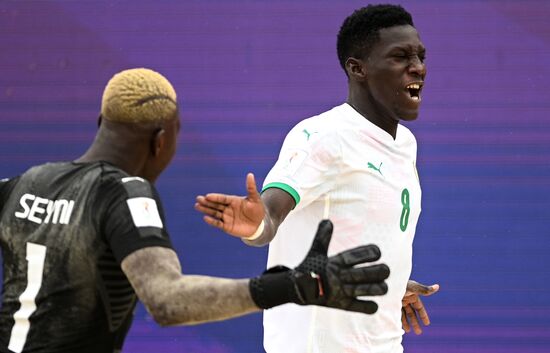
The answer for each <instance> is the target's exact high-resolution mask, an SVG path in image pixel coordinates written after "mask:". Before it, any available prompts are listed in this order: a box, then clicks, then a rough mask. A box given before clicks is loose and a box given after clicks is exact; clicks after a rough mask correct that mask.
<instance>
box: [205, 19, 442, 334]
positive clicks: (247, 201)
mask: <svg viewBox="0 0 550 353" xmlns="http://www.w3.org/2000/svg"><path fill="white" fill-rule="evenodd" d="M425 52H426V50H425V48H424V45H423V44H422V42H421V40H420V37H419V35H418V32H417V31H416V29H415V28H414V27H412V26H409V25H404V26H394V27H389V28H384V29H381V30H380V31H379V40H378V41H377V42H376V43H375V44H374V46H373V47H372V48H371V50H370V52H369V53H368V55H367V56H366V57H363V58H353V57H350V58H348V59H347V60H346V63H345V69H346V72H347V74H348V78H349V79H348V99H347V103H348V104H349V105H351V106H352V107H353V108H354V109H355V110H357V111H358V112H359V113H360V114H361V115H362V116H363V117H365V119H368V120H369V121H370V122H372V123H373V124H375V125H376V126H378V127H380V128H381V129H382V130H384V131H386V132H387V133H388V134H389V135H391V136H392V137H393V138H394V139H395V137H396V134H397V126H398V124H399V122H400V121H401V120H404V121H412V120H415V119H416V118H417V117H418V109H419V107H420V102H421V92H422V87H423V85H424V78H425V76H426V65H425V63H424V59H425ZM246 189H247V196H245V197H242V196H236V195H226V194H218V193H211V194H207V195H200V196H197V199H196V201H197V202H196V203H195V209H196V210H198V211H199V212H201V213H203V214H204V221H205V222H206V223H208V224H209V225H211V226H214V227H216V228H219V229H221V230H223V231H224V232H226V233H228V234H231V235H233V236H236V237H238V238H241V239H243V241H244V242H245V243H247V244H248V245H253V246H263V245H266V244H268V243H269V242H270V241H271V240H273V238H274V237H275V235H276V233H277V229H278V228H279V226H280V224H281V223H282V222H283V221H284V219H285V218H286V216H287V215H288V214H289V212H290V211H291V210H292V209H293V208H294V207H295V201H294V199H293V198H292V196H290V195H289V194H288V193H287V192H285V191H283V190H281V189H278V188H270V189H267V190H265V191H264V192H263V193H262V194H261V195H260V194H259V193H258V190H257V188H256V182H255V180H254V175H252V174H251V173H249V174H248V175H247V177H246ZM262 220H263V221H264V225H265V228H264V230H263V232H262V234H261V235H260V237H258V238H256V239H254V240H246V238H247V237H250V236H251V235H252V234H254V232H255V231H256V229H257V228H258V226H259V224H260V223H261V221H262ZM438 290H439V285H437V284H435V285H432V286H426V285H423V284H420V283H417V282H415V281H409V282H408V284H407V292H406V294H405V296H404V298H403V310H402V313H403V314H402V322H403V327H404V329H405V331H407V332H409V331H410V328H411V326H412V328H413V330H414V332H415V333H416V334H420V333H421V332H422V330H421V326H420V321H422V323H423V324H424V325H429V323H430V320H429V317H428V314H427V312H426V310H425V308H424V305H423V304H422V301H421V300H420V296H427V295H431V294H433V293H435V292H437V291H438Z"/></svg>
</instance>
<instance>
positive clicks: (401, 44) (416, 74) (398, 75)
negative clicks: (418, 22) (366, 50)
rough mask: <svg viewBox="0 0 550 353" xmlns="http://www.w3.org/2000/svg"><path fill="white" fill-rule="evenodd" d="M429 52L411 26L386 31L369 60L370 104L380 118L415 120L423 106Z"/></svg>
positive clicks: (384, 30)
mask: <svg viewBox="0 0 550 353" xmlns="http://www.w3.org/2000/svg"><path fill="white" fill-rule="evenodd" d="M425 54H426V49H425V48H424V45H423V44H422V42H421V41H420V37H419V36H418V32H417V31H416V29H415V28H414V27H412V26H409V25H402V26H394V27H389V28H383V29H381V30H380V31H379V40H378V42H376V44H374V46H373V47H372V49H371V51H370V54H369V56H368V57H367V58H366V63H365V65H366V72H367V74H366V82H365V83H366V85H367V91H368V95H369V96H368V98H367V99H368V100H369V104H370V105H371V107H372V109H373V110H374V112H376V114H378V115H379V116H380V117H384V118H389V119H392V120H396V121H399V120H406V121H410V120H414V119H416V117H417V116H418V108H419V107H420V103H421V102H422V88H423V86H424V78H425V76H426V65H425V63H424V59H425Z"/></svg>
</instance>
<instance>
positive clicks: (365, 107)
mask: <svg viewBox="0 0 550 353" xmlns="http://www.w3.org/2000/svg"><path fill="white" fill-rule="evenodd" d="M347 103H348V104H349V105H351V106H352V107H353V109H355V110H356V111H357V112H358V113H359V114H361V115H362V116H363V117H364V118H365V119H367V120H368V121H370V122H371V123H373V124H374V125H376V126H378V127H379V128H381V129H382V130H384V131H386V132H387V133H388V134H390V135H391V137H392V138H393V139H394V140H395V137H396V135H397V125H398V121H397V120H395V119H393V118H392V117H390V116H389V114H388V112H387V111H386V109H384V108H383V107H381V106H379V104H377V103H376V102H375V100H374V99H373V98H372V96H371V95H370V92H368V91H367V92H365V91H362V90H354V89H352V88H351V87H350V89H349V93H348V99H347Z"/></svg>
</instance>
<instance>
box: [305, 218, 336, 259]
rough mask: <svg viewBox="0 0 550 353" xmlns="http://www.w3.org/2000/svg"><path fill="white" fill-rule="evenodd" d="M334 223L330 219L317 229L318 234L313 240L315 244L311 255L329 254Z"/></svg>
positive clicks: (321, 223) (310, 251)
mask: <svg viewBox="0 0 550 353" xmlns="http://www.w3.org/2000/svg"><path fill="white" fill-rule="evenodd" d="M332 230H333V226H332V222H331V221H329V220H328V219H325V220H322V221H321V222H320V223H319V227H317V233H315V238H314V239H313V244H312V245H311V249H310V250H309V253H310V254H311V253H316V254H324V255H326V254H327V251H328V246H329V244H330V238H332Z"/></svg>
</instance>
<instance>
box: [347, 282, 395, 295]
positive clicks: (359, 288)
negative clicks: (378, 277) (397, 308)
mask: <svg viewBox="0 0 550 353" xmlns="http://www.w3.org/2000/svg"><path fill="white" fill-rule="evenodd" d="M342 290H343V291H344V293H345V294H346V295H347V296H348V297H361V296H364V295H368V296H371V295H384V294H386V293H387V292H388V285H387V284H386V282H380V283H366V284H365V283H363V284H344V285H342Z"/></svg>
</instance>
